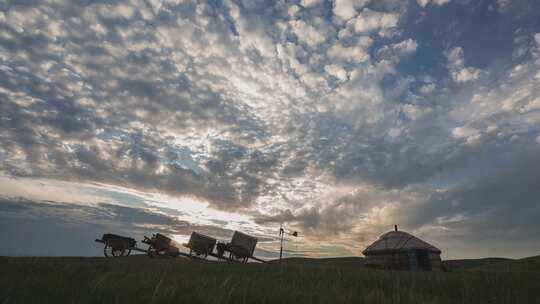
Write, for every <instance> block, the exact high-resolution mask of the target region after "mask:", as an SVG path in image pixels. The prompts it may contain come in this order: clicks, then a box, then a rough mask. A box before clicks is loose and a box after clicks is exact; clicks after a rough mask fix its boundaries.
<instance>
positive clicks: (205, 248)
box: [184, 231, 216, 259]
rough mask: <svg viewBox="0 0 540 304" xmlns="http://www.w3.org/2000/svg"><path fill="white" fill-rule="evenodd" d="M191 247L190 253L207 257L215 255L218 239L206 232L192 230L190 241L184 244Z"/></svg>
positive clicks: (203, 257)
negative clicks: (205, 233)
mask: <svg viewBox="0 0 540 304" xmlns="http://www.w3.org/2000/svg"><path fill="white" fill-rule="evenodd" d="M184 246H185V247H187V248H189V255H190V256H196V257H199V258H202V259H206V258H207V257H208V255H213V251H214V247H215V246H216V239H215V238H213V237H210V236H207V235H204V234H200V233H197V232H195V231H194V232H192V233H191V237H190V238H189V242H188V243H187V244H184Z"/></svg>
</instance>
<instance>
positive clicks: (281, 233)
mask: <svg viewBox="0 0 540 304" xmlns="http://www.w3.org/2000/svg"><path fill="white" fill-rule="evenodd" d="M284 234H285V231H284V230H283V227H279V235H280V236H281V241H280V246H279V262H280V263H281V258H282V257H283V235H284Z"/></svg>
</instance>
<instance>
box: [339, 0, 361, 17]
mask: <svg viewBox="0 0 540 304" xmlns="http://www.w3.org/2000/svg"><path fill="white" fill-rule="evenodd" d="M369 2H370V0H361V1H353V0H336V1H335V2H334V10H333V11H334V14H335V15H336V16H338V17H339V18H341V19H343V20H349V19H351V18H352V17H354V16H355V15H356V9H361V8H362V7H364V6H365V5H367V4H368V3H369Z"/></svg>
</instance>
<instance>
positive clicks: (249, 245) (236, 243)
mask: <svg viewBox="0 0 540 304" xmlns="http://www.w3.org/2000/svg"><path fill="white" fill-rule="evenodd" d="M227 246H228V247H229V248H230V249H231V251H233V252H234V254H235V255H236V256H237V257H240V256H242V257H251V256H253V252H254V251H255V246H257V238H255V237H252V236H249V235H247V234H244V233H242V232H239V231H235V232H234V234H233V237H232V240H231V242H230V243H229V244H228V245H227Z"/></svg>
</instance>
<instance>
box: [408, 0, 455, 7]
mask: <svg viewBox="0 0 540 304" xmlns="http://www.w3.org/2000/svg"><path fill="white" fill-rule="evenodd" d="M448 2H450V0H416V3H418V5H420V6H421V7H426V6H427V5H428V4H433V5H444V4H447V3H448Z"/></svg>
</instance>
